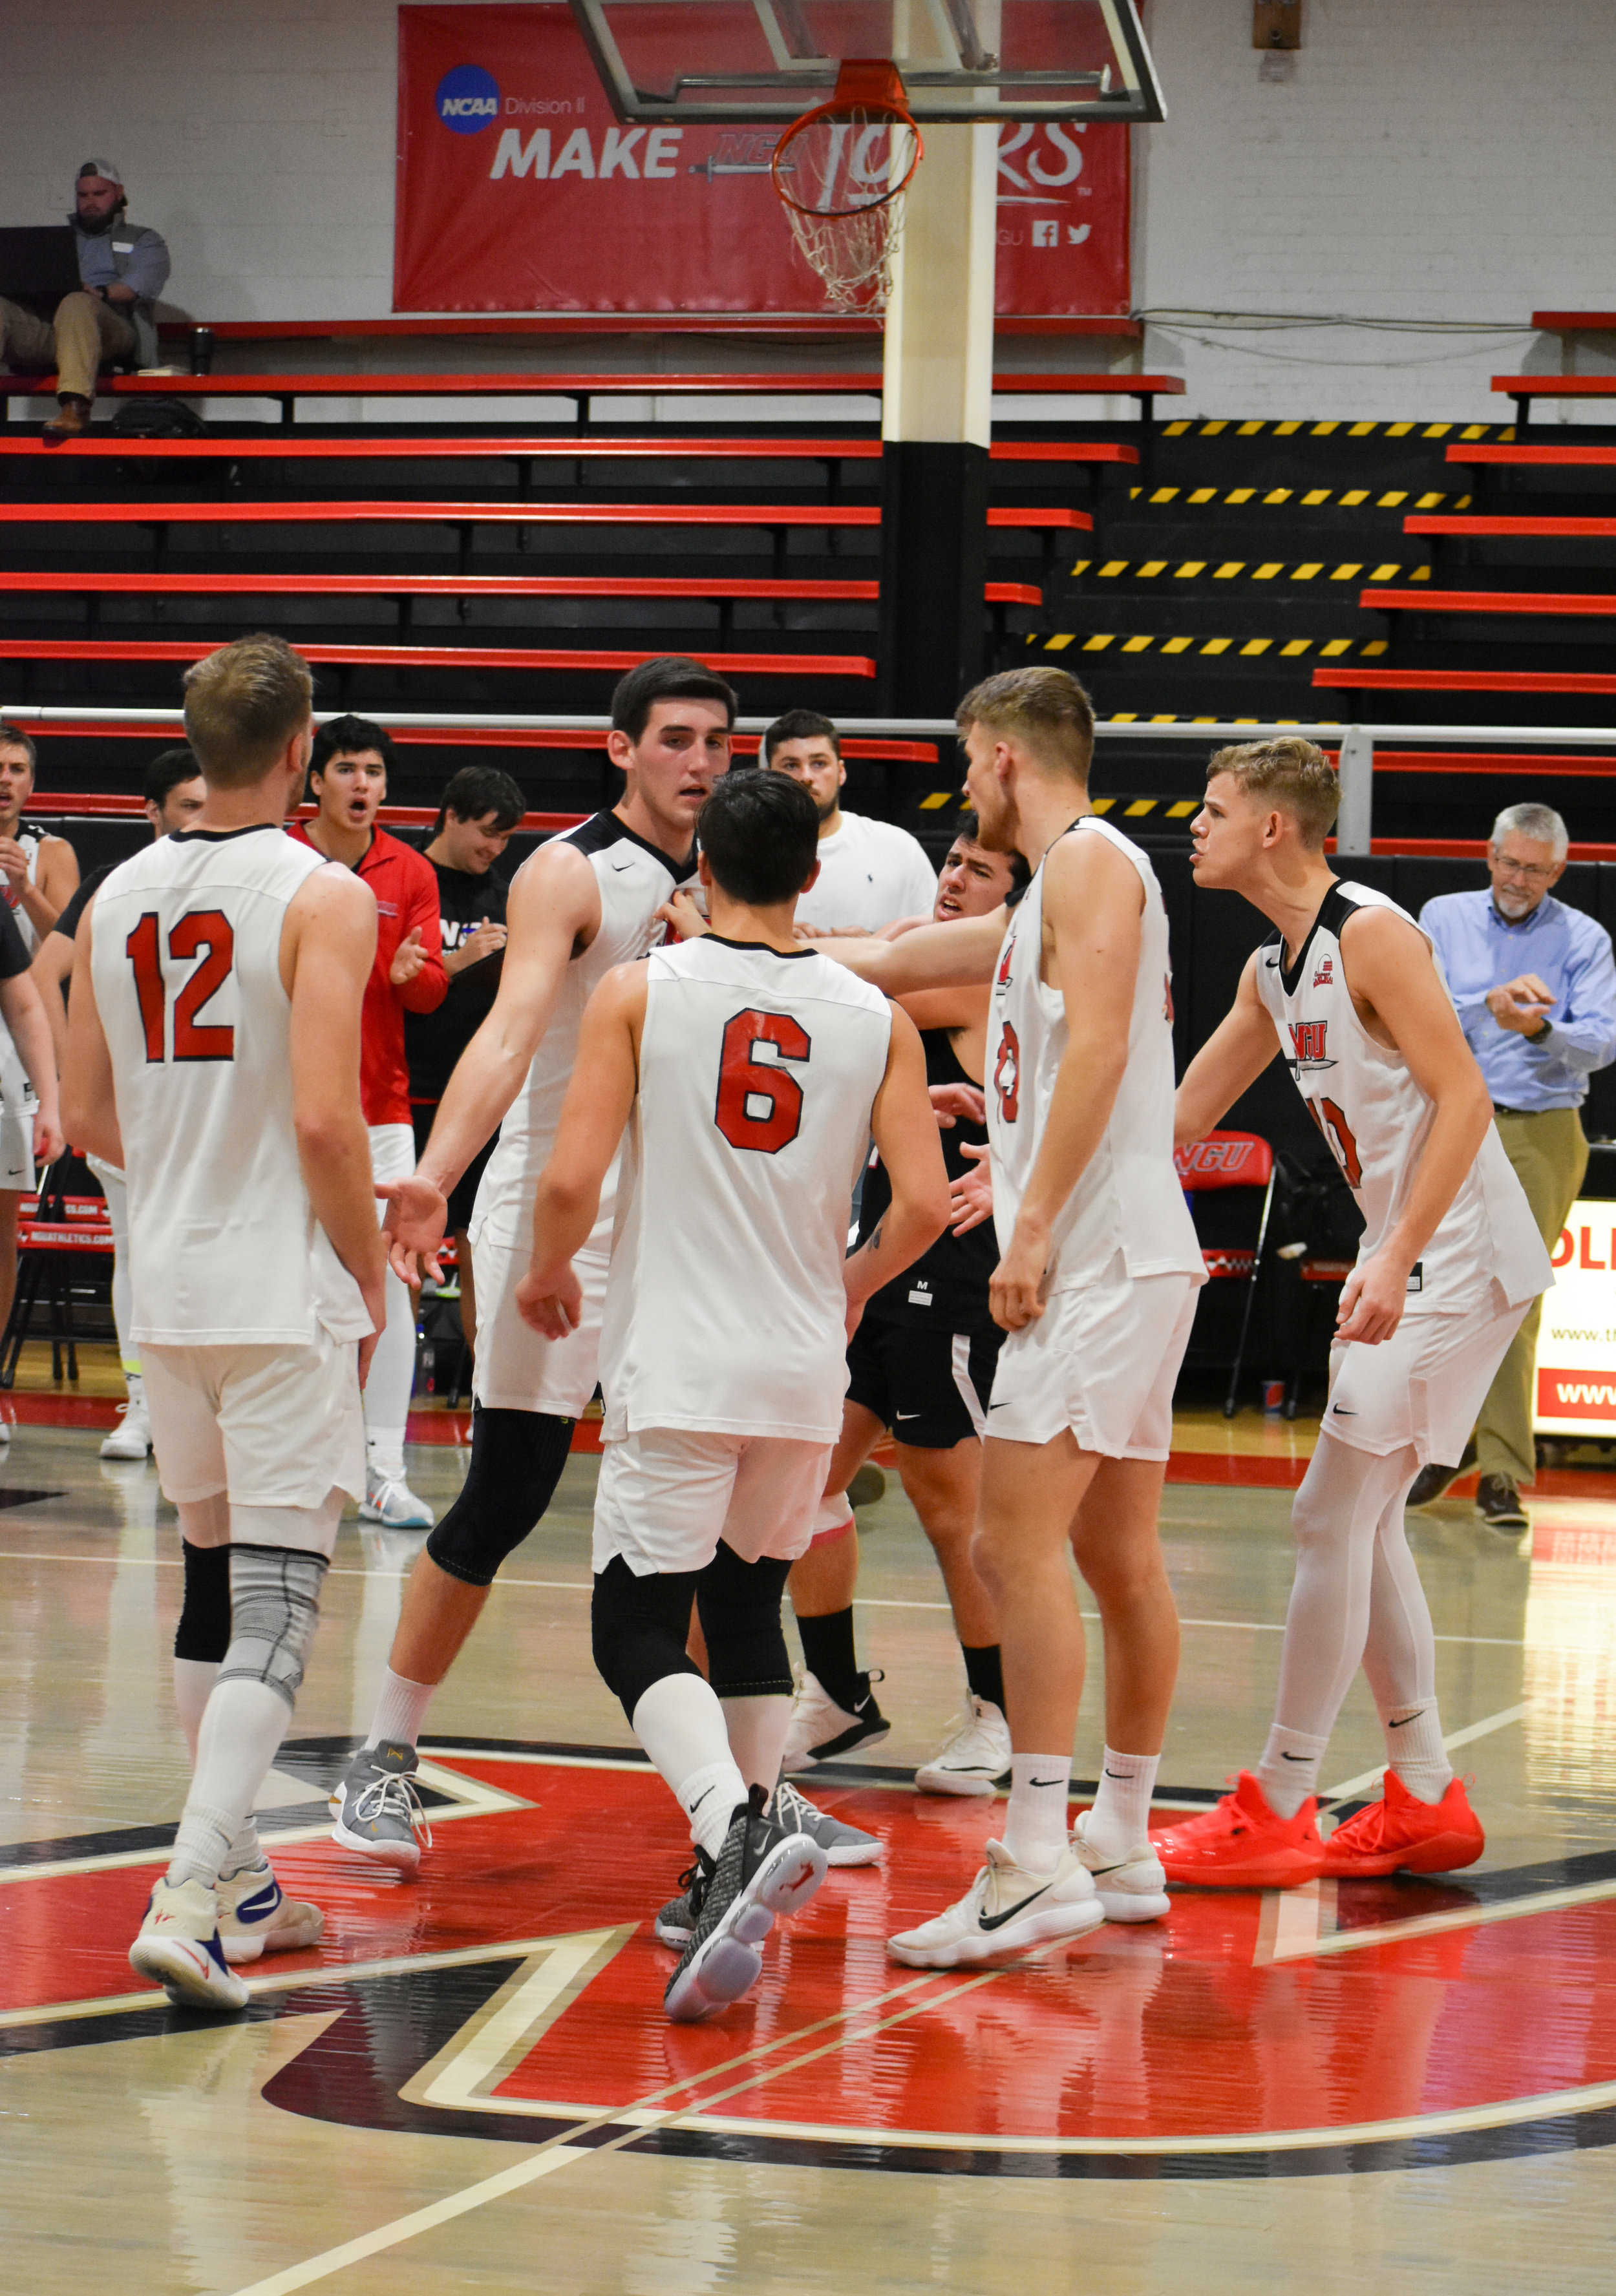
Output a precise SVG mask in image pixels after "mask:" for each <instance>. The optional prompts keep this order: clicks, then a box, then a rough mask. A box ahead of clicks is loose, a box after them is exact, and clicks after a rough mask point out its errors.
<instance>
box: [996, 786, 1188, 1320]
mask: <svg viewBox="0 0 1616 2296" xmlns="http://www.w3.org/2000/svg"><path fill="white" fill-rule="evenodd" d="M1067 833H1068V835H1070V836H1083V835H1087V836H1092V837H1103V838H1104V840H1106V842H1107V844H1109V845H1112V846H1114V847H1115V848H1116V849H1117V851H1118V852H1119V853H1120V854H1122V855H1123V856H1124V857H1125V858H1126V859H1127V860H1128V861H1129V862H1130V863H1131V864H1132V865H1133V867H1134V868H1135V869H1136V871H1137V872H1138V875H1139V881H1140V883H1141V885H1142V886H1143V887H1144V916H1143V918H1142V920H1141V924H1140V946H1139V971H1138V976H1137V978H1136V980H1135V983H1134V998H1133V1010H1132V1013H1131V1014H1130V1016H1129V1020H1128V1065H1127V1067H1126V1068H1125V1069H1124V1070H1123V1072H1122V1081H1121V1083H1120V1085H1119V1087H1118V1088H1117V1097H1116V1102H1115V1104H1114V1105H1113V1107H1112V1112H1111V1119H1110V1121H1109V1122H1108V1123H1107V1125H1106V1127H1105V1130H1104V1132H1103V1135H1102V1136H1101V1138H1100V1142H1099V1144H1098V1146H1097V1147H1096V1148H1095V1152H1094V1154H1093V1155H1092V1156H1091V1157H1090V1158H1089V1160H1088V1162H1087V1165H1086V1166H1085V1168H1084V1169H1083V1171H1082V1173H1081V1174H1080V1176H1079V1180H1078V1184H1077V1185H1076V1187H1075V1188H1073V1190H1072V1192H1071V1193H1070V1196H1069V1197H1068V1198H1067V1200H1066V1202H1065V1204H1064V1205H1063V1206H1062V1210H1061V1214H1060V1217H1059V1218H1058V1219H1057V1220H1056V1221H1055V1224H1054V1236H1053V1239H1052V1244H1051V1251H1050V1257H1049V1273H1048V1275H1047V1277H1046V1282H1045V1286H1044V1289H1045V1292H1046V1294H1051V1295H1052V1294H1054V1293H1055V1292H1070V1291H1072V1290H1073V1289H1075V1288H1076V1286H1077V1285H1079V1284H1080V1283H1090V1282H1092V1281H1093V1280H1094V1279H1095V1277H1096V1276H1099V1275H1103V1273H1104V1272H1105V1270H1106V1269H1107V1268H1108V1267H1110V1266H1111V1265H1112V1261H1113V1260H1115V1259H1116V1258H1117V1256H1118V1254H1119V1253H1120V1255H1121V1259H1122V1265H1123V1268H1124V1270H1125V1271H1126V1273H1127V1274H1128V1275H1130V1276H1133V1275H1193V1276H1194V1279H1195V1281H1196V1282H1197V1283H1202V1282H1204V1281H1205V1276H1206V1266H1205V1262H1204V1260H1203V1259H1202V1255H1201V1246H1200V1244H1199V1243H1198V1242H1197V1241H1196V1237H1195V1227H1194V1221H1193V1220H1192V1219H1191V1218H1190V1215H1189V1209H1188V1207H1187V1205H1186V1204H1185V1201H1184V1188H1183V1185H1182V1184H1181V1182H1180V1180H1179V1178H1178V1175H1177V1171H1176V1170H1175V1169H1174V1167H1173V1090H1174V1086H1173V999H1172V966H1171V964H1170V963H1169V957H1168V935H1167V910H1166V908H1165V907H1164V906H1163V904H1162V899H1161V887H1160V885H1158V883H1157V882H1156V873H1155V871H1154V870H1153V868H1152V867H1151V865H1150V863H1149V861H1148V860H1147V859H1146V858H1145V857H1144V854H1143V853H1142V852H1141V851H1140V849H1139V848H1138V847H1137V846H1136V845H1135V844H1133V843H1132V842H1131V841H1130V840H1128V838H1126V837H1123V836H1121V835H1120V834H1119V832H1117V831H1116V830H1114V829H1112V827H1111V826H1110V824H1109V823H1106V822H1103V821H1102V820H1101V819H1100V817H1099V816H1098V815H1097V814H1092V813H1090V814H1085V815H1084V816H1083V818H1082V819H1081V820H1080V821H1078V822H1076V823H1074V824H1073V825H1072V828H1071V829H1070V831H1069V832H1067ZM1057 842H1058V840H1057ZM1052 850H1053V848H1052ZM1043 943H1044V865H1043V864H1042V863H1040V864H1039V865H1038V869H1037V871H1036V872H1035V873H1034V875H1033V880H1032V882H1031V884H1030V885H1029V887H1028V888H1027V890H1026V893H1025V894H1024V895H1023V897H1022V898H1021V903H1020V905H1019V906H1018V907H1017V908H1016V909H1015V910H1014V911H1013V913H1012V915H1011V920H1010V930H1009V931H1008V932H1007V933H1006V934H1005V941H1004V947H1002V948H1001V950H1000V952H999V962H998V970H997V972H996V973H995V975H994V980H993V999H992V1005H991V1008H990V1016H989V1021H988V1055H987V1057H988V1069H987V1074H988V1083H989V1086H990V1087H991V1089H990V1090H989V1092H988V1146H989V1150H990V1152H991V1156H992V1171H993V1219H994V1226H995V1229H996V1231H997V1235H998V1240H999V1249H1000V1251H1005V1250H1006V1249H1007V1248H1008V1245H1009V1242H1010V1237H1011V1233H1012V1231H1013V1228H1014V1226H1015V1221H1016V1214H1017V1213H1018V1212H1019V1211H1020V1210H1021V1198H1022V1196H1023V1195H1024V1194H1025V1193H1026V1191H1027V1184H1028V1182H1029V1179H1030V1178H1031V1177H1032V1168H1033V1165H1034V1163H1035V1162H1036V1161H1037V1159H1038V1149H1039V1147H1040V1146H1041V1144H1042V1143H1043V1137H1044V1127H1045V1124H1046V1121H1047V1119H1048V1116H1049V1103H1050V1100H1051V1098H1052V1096H1053V1095H1054V1084H1055V1076H1056V1073H1057V1071H1058V1070H1059V1069H1060V1065H1061V1062H1062V1057H1063V1056H1064V1054H1065V1051H1066V1043H1067V1030H1066V1000H1065V998H1064V997H1063V996H1062V994H1061V991H1060V990H1059V989H1058V988H1050V987H1048V986H1047V985H1046V982H1045V981H1044V980H1043V979H1042V977H1041V976H1042V970H1043Z"/></svg>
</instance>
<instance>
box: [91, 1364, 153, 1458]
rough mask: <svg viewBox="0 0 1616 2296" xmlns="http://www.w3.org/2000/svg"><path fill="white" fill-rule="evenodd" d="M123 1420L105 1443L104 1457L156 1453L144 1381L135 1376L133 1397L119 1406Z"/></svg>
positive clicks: (130, 1395) (102, 1451)
mask: <svg viewBox="0 0 1616 2296" xmlns="http://www.w3.org/2000/svg"><path fill="white" fill-rule="evenodd" d="M118 1416H119V1421H120V1424H119V1426H117V1427H114V1429H113V1430H112V1432H111V1434H110V1435H109V1436H108V1437H107V1439H106V1440H105V1442H104V1443H103V1445H102V1447H101V1456H102V1457H103V1459H149V1458H150V1457H151V1456H152V1415H151V1413H150V1412H149V1411H148V1410H147V1409H146V1390H145V1384H144V1381H142V1380H140V1379H137V1378H136V1379H131V1380H130V1382H129V1399H128V1401H127V1403H120V1404H119V1406H118Z"/></svg>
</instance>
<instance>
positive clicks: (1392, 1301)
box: [1335, 1254, 1408, 1348]
mask: <svg viewBox="0 0 1616 2296" xmlns="http://www.w3.org/2000/svg"><path fill="white" fill-rule="evenodd" d="M1407 1299H1408V1271H1407V1268H1406V1267H1396V1266H1389V1265H1388V1264H1387V1263H1386V1262H1385V1261H1383V1260H1382V1259H1381V1258H1380V1257H1379V1256H1378V1254H1377V1256H1376V1257H1375V1258H1374V1259H1366V1261H1365V1262H1364V1264H1363V1266H1362V1267H1355V1268H1354V1269H1353V1271H1352V1273H1351V1275H1349V1276H1348V1278H1347V1280H1346V1282H1345V1283H1343V1284H1342V1285H1341V1305H1340V1307H1339V1308H1337V1309H1336V1311H1335V1336H1336V1339H1337V1340H1338V1341H1341V1342H1343V1343H1344V1342H1345V1341H1349V1340H1356V1341H1358V1342H1359V1343H1360V1344H1361V1345H1362V1346H1364V1347H1366V1348H1378V1347H1379V1346H1380V1344H1381V1342H1382V1340H1389V1339H1390V1337H1391V1335H1392V1333H1394V1332H1395V1331H1396V1329H1397V1327H1398V1325H1399V1324H1400V1323H1401V1322H1402V1320H1403V1309H1404V1308H1405V1306H1406V1305H1407Z"/></svg>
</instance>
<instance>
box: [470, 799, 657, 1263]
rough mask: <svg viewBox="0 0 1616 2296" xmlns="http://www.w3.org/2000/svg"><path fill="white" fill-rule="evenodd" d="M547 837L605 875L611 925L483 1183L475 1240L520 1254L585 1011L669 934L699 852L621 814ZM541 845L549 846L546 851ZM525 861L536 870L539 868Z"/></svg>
mask: <svg viewBox="0 0 1616 2296" xmlns="http://www.w3.org/2000/svg"><path fill="white" fill-rule="evenodd" d="M547 842H548V843H550V844H553V845H570V846H571V847H573V849H575V850H576V851H577V852H579V853H581V854H583V856H584V857H585V858H586V860H587V862H588V864H589V866H590V868H591V869H592V870H593V871H594V872H595V884H596V885H597V886H598V888H599V890H600V898H601V927H600V931H598V932H597V933H596V934H595V939H593V940H592V941H591V942H590V944H589V946H588V947H587V949H585V950H584V952H583V954H582V955H579V956H575V957H574V958H573V960H572V962H571V963H570V964H569V965H568V967H567V970H566V974H565V977H564V978H563V980H562V985H561V993H560V995H559V996H557V998H556V1000H555V1010H554V1012H553V1013H551V1015H550V1022H549V1026H548V1027H547V1028H546V1030H545V1033H544V1035H543V1037H541V1038H540V1040H539V1046H538V1050H537V1052H536V1053H535V1054H534V1055H533V1064H532V1066H531V1067H530V1068H529V1070H528V1075H527V1081H526V1082H525V1083H524V1084H523V1086H522V1087H521V1091H520V1092H519V1093H518V1094H517V1095H516V1098H515V1099H514V1100H513V1102H512V1103H511V1108H510V1111H509V1113H508V1114H507V1116H506V1117H505V1119H504V1123H503V1125H502V1126H501V1127H500V1132H499V1144H498V1145H497V1146H496V1149H495V1151H494V1153H493V1154H492V1155H491V1156H490V1157H489V1159H488V1165H487V1167H486V1169H485V1170H484V1172H483V1176H482V1178H481V1181H480V1183H479V1185H478V1189H477V1201H476V1204H475V1206H474V1208H473V1210H472V1226H471V1237H472V1244H473V1245H475V1244H476V1243H477V1242H479V1241H480V1238H481V1237H483V1236H484V1235H485V1234H486V1235H487V1237H488V1241H489V1242H490V1243H495V1244H498V1245H501V1246H503V1247H504V1249H505V1250H506V1251H519V1250H520V1251H526V1250H527V1249H528V1248H529V1245H530V1244H531V1242H532V1241H533V1233H532V1231H533V1196H534V1191H535V1189H536V1188H537V1185H538V1176H539V1174H540V1173H541V1172H542V1171H543V1170H544V1169H545V1166H546V1164H547V1163H548V1161H549V1160H550V1151H551V1148H552V1147H553V1146H554V1141H555V1127H556V1124H557V1121H558V1120H559V1119H560V1116H561V1112H562V1101H563V1100H564V1099H565V1098H566V1096H567V1087H568V1085H569V1084H570V1082H571V1081H572V1070H573V1068H574V1066H575V1065H576V1063H577V1061H578V1029H579V1028H580V1026H581V1025H582V1022H583V1018H584V1007H585V1005H587V1003H588V1002H589V999H590V997H591V996H593V995H594V994H595V989H596V988H598V987H599V986H600V984H601V982H602V981H603V980H604V979H605V977H606V975H607V973H609V972H611V968H612V966H613V965H614V964H633V963H634V962H635V960H636V958H638V957H642V956H644V955H645V953H646V951H647V950H648V949H650V948H652V947H653V946H654V945H655V944H656V943H657V942H658V941H660V939H662V936H663V933H664V931H666V927H665V926H663V925H662V924H661V923H660V922H659V921H658V918H657V914H656V913H657V911H658V909H659V908H660V907H661V906H662V904H663V902H664V901H666V900H669V899H670V898H672V896H673V895H674V894H675V893H676V892H677V891H678V890H680V889H681V888H682V887H685V886H686V885H693V883H694V882H695V868H696V865H695V855H694V853H692V854H691V856H690V858H689V860H688V861H686V862H685V863H684V864H682V865H681V864H680V863H679V862H677V861H674V860H670V859H669V856H668V855H667V854H666V853H664V852H663V851H662V850H661V849H660V846H656V845H652V844H649V843H647V841H646V840H645V839H644V838H643V837H640V836H638V835H636V832H634V831H633V830H632V829H630V828H628V825H627V824H625V823H624V822H621V821H619V819H618V816H617V815H616V814H615V813H596V814H592V815H591V816H590V817H589V819H588V820H587V821H581V822H579V824H578V827H577V828H576V829H569V830H566V831H564V832H562V835H561V836H560V837H555V838H551V839H549V840H547ZM543 850H544V848H543V847H542V846H541V847H540V851H541V852H542V851H543ZM529 865H530V864H529V863H526V862H524V863H523V867H524V868H526V867H528V866H529ZM520 874H521V871H518V875H520ZM616 1187H617V1169H616V1166H615V1165H614V1166H613V1168H612V1169H611V1172H609V1173H608V1174H607V1177H606V1185H605V1186H604V1187H603V1190H602V1192H601V1217H600V1220H599V1221H598V1222H597V1224H596V1230H595V1234H596V1237H597V1238H598V1240H599V1242H600V1244H601V1246H602V1248H604V1244H605V1242H606V1238H607V1237H608V1235H609V1234H610V1233H611V1217H612V1208H613V1205H614V1202H615V1199H616Z"/></svg>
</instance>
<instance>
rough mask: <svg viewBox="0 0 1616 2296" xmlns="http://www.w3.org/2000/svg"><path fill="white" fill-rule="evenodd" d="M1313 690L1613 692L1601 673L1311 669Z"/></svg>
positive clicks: (1613, 678) (1614, 682)
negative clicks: (1322, 687) (1320, 687)
mask: <svg viewBox="0 0 1616 2296" xmlns="http://www.w3.org/2000/svg"><path fill="white" fill-rule="evenodd" d="M1313 683H1314V685H1316V686H1334V687H1336V688H1337V689H1341V688H1345V689H1347V690H1348V691H1349V692H1353V693H1616V674H1612V672H1610V671H1608V670H1602V669H1338V668H1333V667H1331V668H1319V669H1316V670H1315V671H1314V673H1313Z"/></svg>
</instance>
